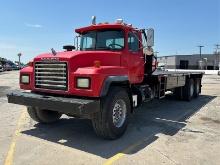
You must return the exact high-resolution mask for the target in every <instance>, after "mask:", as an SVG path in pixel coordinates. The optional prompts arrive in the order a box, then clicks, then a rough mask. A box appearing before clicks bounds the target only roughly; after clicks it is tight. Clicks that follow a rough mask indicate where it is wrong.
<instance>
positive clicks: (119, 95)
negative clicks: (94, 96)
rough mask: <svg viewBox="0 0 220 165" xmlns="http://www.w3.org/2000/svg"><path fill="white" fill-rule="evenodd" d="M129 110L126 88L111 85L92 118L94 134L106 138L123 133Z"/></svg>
mask: <svg viewBox="0 0 220 165" xmlns="http://www.w3.org/2000/svg"><path fill="white" fill-rule="evenodd" d="M130 111H131V105H130V100H129V96H128V92H127V90H126V89H124V88H121V87H112V88H111V89H110V92H109V93H108V95H107V96H105V97H104V98H103V99H102V100H101V110H100V112H99V113H97V114H95V116H94V118H93V119H92V123H93V128H94V130H95V132H96V134H97V135H98V136H100V137H103V138H106V139H116V138H119V137H120V136H122V135H123V134H124V132H125V131H126V128H127V125H128V116H129V114H130Z"/></svg>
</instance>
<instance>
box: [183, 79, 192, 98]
mask: <svg viewBox="0 0 220 165" xmlns="http://www.w3.org/2000/svg"><path fill="white" fill-rule="evenodd" d="M193 96H194V81H193V79H187V80H186V84H185V86H184V87H183V99H184V100H187V101H190V100H192V98H193Z"/></svg>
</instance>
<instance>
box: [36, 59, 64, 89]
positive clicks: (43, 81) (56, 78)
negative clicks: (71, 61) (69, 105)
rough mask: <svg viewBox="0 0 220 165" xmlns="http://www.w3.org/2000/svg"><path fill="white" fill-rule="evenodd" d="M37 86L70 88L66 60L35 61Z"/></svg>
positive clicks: (43, 87)
mask: <svg viewBox="0 0 220 165" xmlns="http://www.w3.org/2000/svg"><path fill="white" fill-rule="evenodd" d="M34 71H35V88H37V89H50V90H64V91H67V90H68V69H67V63H66V62H35V65H34Z"/></svg>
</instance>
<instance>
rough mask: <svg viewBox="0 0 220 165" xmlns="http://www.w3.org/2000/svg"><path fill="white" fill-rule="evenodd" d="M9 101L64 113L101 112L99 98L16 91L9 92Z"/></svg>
mask: <svg viewBox="0 0 220 165" xmlns="http://www.w3.org/2000/svg"><path fill="white" fill-rule="evenodd" d="M7 97H8V102H9V103H13V104H19V105H26V106H33V107H38V108H40V109H48V110H52V111H57V112H60V113H64V114H70V115H77V116H84V115H91V114H93V113H96V112H99V110H100V100H99V99H79V98H72V97H71V98H65V97H60V96H59V97H58V96H50V95H45V94H36V93H30V92H21V91H16V92H12V93H9V94H7Z"/></svg>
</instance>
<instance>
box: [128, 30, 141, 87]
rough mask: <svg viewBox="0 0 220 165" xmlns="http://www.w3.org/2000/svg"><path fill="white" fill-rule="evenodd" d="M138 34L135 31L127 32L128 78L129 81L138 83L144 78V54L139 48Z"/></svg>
mask: <svg viewBox="0 0 220 165" xmlns="http://www.w3.org/2000/svg"><path fill="white" fill-rule="evenodd" d="M138 38H140V36H139V35H138V33H137V32H129V33H128V42H127V43H128V58H129V66H128V68H129V80H130V82H131V83H140V82H142V81H143V78H144V56H143V51H142V49H140V47H141V45H140V44H141V43H140V42H139V39H138Z"/></svg>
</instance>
